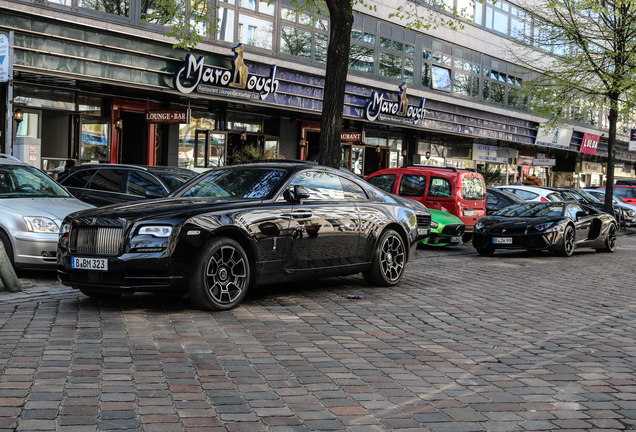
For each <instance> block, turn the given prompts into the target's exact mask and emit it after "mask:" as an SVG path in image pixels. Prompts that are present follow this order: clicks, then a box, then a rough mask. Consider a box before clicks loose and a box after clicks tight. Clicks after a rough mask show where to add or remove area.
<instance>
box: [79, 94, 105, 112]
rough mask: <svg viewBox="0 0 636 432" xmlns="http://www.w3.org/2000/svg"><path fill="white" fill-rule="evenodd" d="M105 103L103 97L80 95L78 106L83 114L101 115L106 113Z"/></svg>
mask: <svg viewBox="0 0 636 432" xmlns="http://www.w3.org/2000/svg"><path fill="white" fill-rule="evenodd" d="M103 105H104V100H103V99H102V98H98V97H90V96H84V95H80V96H79V103H78V107H77V108H78V111H79V112H81V113H82V114H85V115H91V116H97V117H101V116H102V115H103V114H104V106H103Z"/></svg>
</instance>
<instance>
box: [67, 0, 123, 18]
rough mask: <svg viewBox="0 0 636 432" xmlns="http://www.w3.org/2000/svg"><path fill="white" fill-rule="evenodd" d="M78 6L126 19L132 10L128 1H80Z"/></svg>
mask: <svg viewBox="0 0 636 432" xmlns="http://www.w3.org/2000/svg"><path fill="white" fill-rule="evenodd" d="M78 6H79V7H81V8H86V9H92V10H94V11H99V12H106V13H108V14H113V15H119V16H124V17H127V16H128V14H129V9H130V3H129V1H128V0H79V3H78Z"/></svg>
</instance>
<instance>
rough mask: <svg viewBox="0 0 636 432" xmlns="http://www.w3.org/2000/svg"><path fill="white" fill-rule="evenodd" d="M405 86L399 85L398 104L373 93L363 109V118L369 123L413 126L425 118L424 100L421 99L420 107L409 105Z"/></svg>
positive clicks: (404, 84) (403, 84)
mask: <svg viewBox="0 0 636 432" xmlns="http://www.w3.org/2000/svg"><path fill="white" fill-rule="evenodd" d="M406 87H407V84H406V83H405V82H404V83H402V85H400V93H398V102H393V101H391V100H389V99H387V98H386V96H385V95H384V93H378V92H373V93H372V94H371V100H370V101H369V102H367V104H366V106H365V107H364V116H365V117H366V119H367V120H369V121H376V120H380V121H388V122H392V123H402V124H415V123H417V122H418V121H419V120H422V119H423V118H424V117H425V116H426V110H425V109H424V103H425V102H426V98H421V100H420V105H419V106H416V105H409V100H408V98H407V96H406Z"/></svg>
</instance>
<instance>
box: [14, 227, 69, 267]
mask: <svg viewBox="0 0 636 432" xmlns="http://www.w3.org/2000/svg"><path fill="white" fill-rule="evenodd" d="M12 235H13V245H12V246H13V255H14V262H15V266H16V267H21V268H44V269H47V268H48V269H51V270H53V269H55V264H56V262H57V259H56V249H57V237H58V235H57V234H43V233H34V232H28V231H20V232H17V233H12Z"/></svg>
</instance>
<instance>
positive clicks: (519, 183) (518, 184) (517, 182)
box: [514, 181, 523, 186]
mask: <svg viewBox="0 0 636 432" xmlns="http://www.w3.org/2000/svg"><path fill="white" fill-rule="evenodd" d="M514 185H515V186H523V185H522V184H521V182H520V181H516V182H515V183H514Z"/></svg>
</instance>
